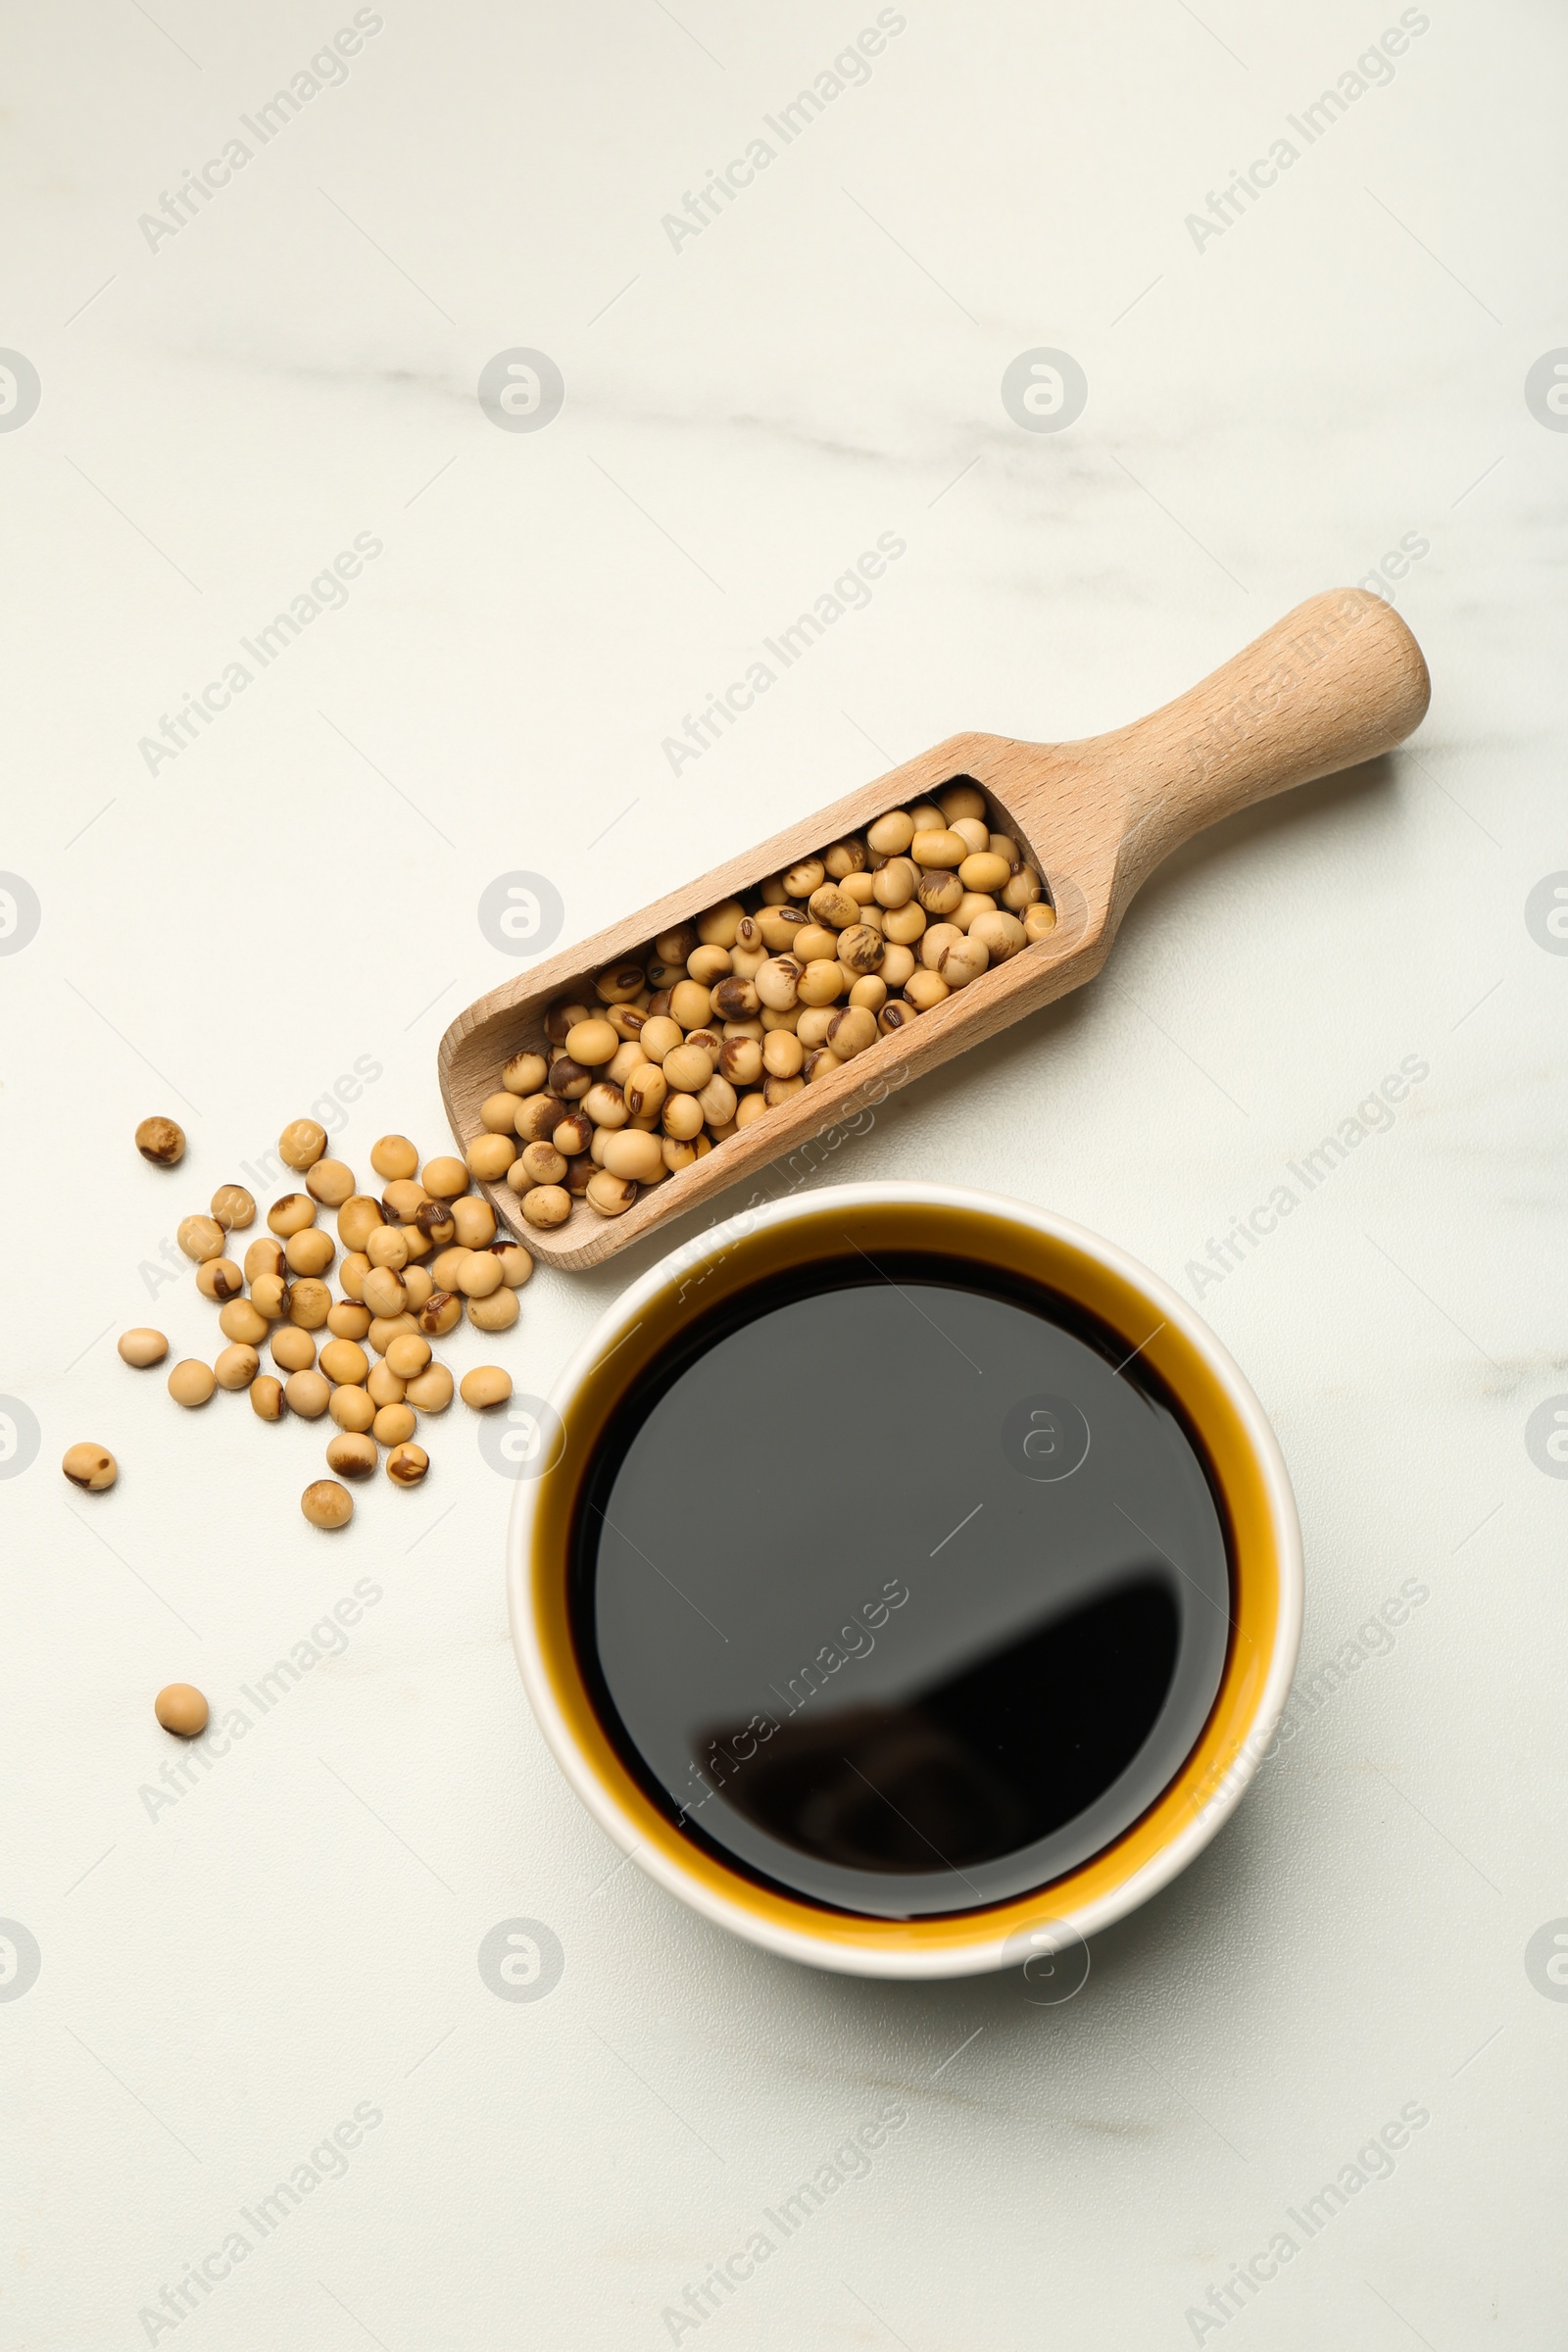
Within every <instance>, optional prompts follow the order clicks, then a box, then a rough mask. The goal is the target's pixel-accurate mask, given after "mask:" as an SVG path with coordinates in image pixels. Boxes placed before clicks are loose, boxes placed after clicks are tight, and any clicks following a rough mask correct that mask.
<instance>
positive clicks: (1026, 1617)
mask: <svg viewBox="0 0 1568 2352" xmlns="http://www.w3.org/2000/svg"><path fill="white" fill-rule="evenodd" d="M1126 1354H1127V1348H1126V1346H1125V1345H1124V1344H1123V1343H1121V1342H1120V1341H1119V1340H1117V1339H1115V1338H1114V1337H1113V1336H1112V1335H1111V1334H1110V1333H1108V1332H1102V1331H1101V1330H1100V1328H1099V1327H1098V1326H1097V1325H1094V1324H1093V1323H1091V1322H1090V1321H1088V1320H1087V1319H1086V1318H1084V1317H1083V1316H1082V1315H1081V1314H1079V1313H1077V1312H1076V1311H1074V1310H1070V1309H1068V1308H1067V1307H1066V1306H1065V1305H1064V1304H1063V1302H1061V1301H1059V1300H1056V1299H1052V1298H1051V1297H1050V1296H1049V1295H1048V1294H1046V1293H1044V1292H1041V1291H1039V1290H1037V1289H1036V1288H1034V1287H1033V1286H1032V1285H1029V1284H1026V1283H1024V1282H1023V1281H1021V1280H1018V1281H1014V1280H1013V1279H1012V1278H1010V1277H1008V1276H1007V1275H1005V1274H1004V1273H1002V1272H1000V1271H998V1272H993V1271H992V1270H991V1269H990V1268H986V1267H981V1266H978V1265H976V1264H972V1263H970V1262H968V1261H962V1260H952V1259H948V1258H938V1257H931V1256H923V1255H912V1254H905V1255H899V1256H895V1255H892V1254H889V1253H884V1254H881V1255H879V1256H878V1258H877V1259H876V1261H875V1264H874V1265H873V1263H872V1261H871V1260H870V1259H868V1258H865V1257H863V1256H860V1255H858V1254H857V1255H855V1256H853V1257H851V1258H849V1259H848V1260H847V1261H846V1260H843V1259H835V1260H832V1261H830V1262H827V1263H824V1264H816V1265H810V1266H806V1267H801V1268H799V1269H796V1270H795V1271H793V1272H792V1273H790V1274H789V1275H787V1276H781V1277H779V1278H777V1279H776V1280H774V1281H772V1282H770V1283H767V1284H763V1285H758V1286H757V1287H755V1288H754V1289H752V1290H750V1291H748V1292H747V1293H746V1294H745V1295H744V1297H743V1298H742V1299H739V1300H737V1301H734V1302H732V1303H731V1305H730V1306H729V1307H728V1308H727V1309H725V1310H722V1311H721V1312H720V1313H719V1314H718V1315H716V1316H710V1317H708V1318H706V1319H703V1320H699V1321H697V1322H694V1324H693V1325H692V1326H691V1328H690V1329H689V1330H688V1332H687V1333H686V1334H685V1335H684V1336H683V1338H682V1340H681V1341H680V1343H678V1345H677V1346H675V1347H674V1348H670V1349H668V1350H667V1351H666V1352H665V1354H664V1355H663V1356H662V1357H661V1358H659V1359H658V1360H657V1361H656V1362H655V1363H654V1365H652V1366H651V1367H650V1369H649V1370H648V1372H647V1373H646V1374H645V1375H644V1376H643V1377H642V1379H641V1380H640V1381H639V1382H638V1383H637V1384H636V1385H635V1387H634V1388H633V1389H632V1391H631V1392H630V1393H629V1395H628V1396H627V1397H625V1398H624V1399H623V1400H622V1402H621V1404H620V1406H619V1408H618V1409H617V1412H616V1415H615V1417H614V1419H613V1422H612V1424H611V1427H610V1428H609V1430H608V1431H607V1433H606V1437H605V1440H604V1442H603V1444H602V1445H601V1447H600V1450H599V1454H598V1456H597V1459H596V1461H595V1463H594V1465H593V1467H592V1470H591V1472H590V1476H589V1479H588V1481H587V1483H586V1485H585V1489H584V1494H583V1497H582V1501H581V1503H580V1504H579V1509H578V1516H577V1524H576V1529H575V1536H574V1557H573V1563H572V1600H571V1606H572V1622H573V1630H574V1636H575V1640H576V1645H577V1651H578V1656H579V1660H580V1662H581V1665H582V1669H583V1672H584V1675H585V1677H586V1680H587V1683H588V1688H589V1690H590V1692H591V1693H592V1695H593V1697H594V1702H595V1705H596V1707H597V1708H598V1711H599V1714H600V1717H601V1720H602V1721H603V1722H604V1724H605V1726H606V1729H607V1731H608V1732H609V1734H610V1736H611V1738H612V1740H613V1742H614V1744H615V1746H616V1747H617V1749H618V1751H619V1753H620V1754H621V1756H622V1758H623V1760H624V1761H625V1763H626V1764H627V1765H628V1767H629V1768H630V1770H631V1771H632V1772H633V1773H634V1775H635V1776H636V1778H637V1779H638V1780H639V1781H640V1783H641V1784H642V1786H643V1787H644V1788H645V1789H647V1791H648V1792H649V1794H650V1795H651V1796H652V1797H653V1798H654V1800H655V1802H656V1803H658V1804H660V1805H661V1807H662V1809H663V1810H664V1811H665V1813H666V1814H667V1815H668V1816H669V1817H670V1818H671V1819H673V1820H676V1821H678V1823H679V1824H680V1826H681V1828H682V1830H683V1831H684V1833H685V1834H686V1835H687V1836H689V1837H691V1838H693V1839H695V1840H696V1841H697V1842H698V1843H700V1844H705V1845H707V1846H709V1847H711V1849H712V1850H713V1851H715V1852H716V1853H718V1854H719V1855H721V1856H722V1858H723V1859H724V1860H725V1861H726V1862H727V1863H728V1864H729V1865H731V1866H732V1867H736V1868H739V1869H740V1870H742V1871H743V1872H745V1873H746V1874H747V1875H748V1876H750V1877H753V1878H755V1879H758V1880H760V1881H761V1882H763V1883H765V1884H768V1885H771V1886H775V1887H783V1888H785V1889H787V1890H788V1891H789V1892H790V1893H792V1894H795V1895H797V1896H804V1897H805V1898H806V1899H808V1900H809V1901H813V1902H816V1903H820V1904H823V1905H826V1906H829V1907H832V1908H834V1909H838V1910H845V1911H852V1912H860V1913H863V1914H869V1915H871V1916H874V1917H878V1918H894V1919H912V1918H920V1917H928V1916H931V1915H933V1914H937V1913H942V1912H957V1911H965V1910H972V1909H974V1908H976V1907H978V1906H980V1905H983V1904H991V1903H997V1902H1001V1901H1005V1900H1006V1899H1008V1898H1009V1897H1011V1896H1015V1895H1018V1894H1022V1893H1026V1892H1028V1891H1029V1890H1031V1889H1032V1888H1035V1887H1043V1886H1045V1885H1047V1884H1049V1883H1050V1882H1051V1881H1052V1880H1054V1879H1056V1878H1059V1877H1061V1876H1062V1875H1063V1874H1064V1873H1065V1872H1066V1871H1069V1870H1071V1869H1074V1868H1076V1867H1077V1866H1078V1865H1079V1864H1080V1863H1082V1862H1084V1861H1086V1860H1087V1859H1088V1858H1089V1857H1090V1856H1091V1855H1092V1854H1094V1853H1096V1852H1098V1851H1100V1850H1101V1849H1102V1848H1103V1847H1104V1846H1106V1845H1108V1844H1109V1843H1111V1842H1112V1840H1113V1839H1114V1838H1117V1837H1119V1836H1120V1835H1121V1834H1122V1832H1123V1831H1124V1830H1126V1829H1127V1828H1128V1827H1130V1825H1131V1824H1132V1823H1133V1822H1134V1821H1136V1820H1137V1818H1138V1816H1139V1815H1140V1814H1141V1813H1143V1812H1145V1811H1146V1810H1147V1809H1148V1807H1149V1806H1150V1805H1151V1804H1152V1803H1153V1802H1154V1800H1155V1798H1156V1797H1157V1796H1158V1795H1159V1794H1160V1792H1161V1790H1162V1789H1164V1788H1165V1787H1166V1786H1167V1784H1168V1783H1169V1781H1170V1780H1171V1779H1172V1777H1173V1776H1174V1774H1175V1773H1176V1772H1177V1771H1178V1769H1179V1768H1180V1766H1181V1764H1182V1762H1183V1761H1184V1759H1185V1758H1186V1756H1187V1755H1188V1754H1189V1753H1190V1751H1191V1749H1192V1747H1193V1745H1194V1743H1195V1742H1196V1740H1197V1739H1198V1736H1199V1733H1200V1732H1201V1729H1202V1726H1203V1722H1204V1720H1205V1718H1206V1716H1207V1714H1208V1711H1209V1709H1210V1707H1211V1706H1212V1704H1213V1701H1214V1697H1215V1694H1216V1692H1217V1691H1218V1689H1219V1683H1220V1678H1221V1674H1222V1672H1223V1668H1224V1663H1225V1656H1226V1648H1227V1643H1228V1640H1229V1630H1230V1614H1231V1588H1230V1571H1229V1564H1228V1558H1227V1550H1226V1541H1225V1532H1224V1527H1223V1523H1222V1519H1221V1515H1220V1511H1219V1509H1218V1507H1217V1504H1216V1501H1215V1496H1214V1493H1213V1491H1212V1488H1211V1484H1210V1480H1209V1478H1208V1476H1207V1474H1206V1472H1205V1468H1204V1465H1203V1462H1202V1459H1201V1455H1200V1453H1199V1451H1198V1449H1197V1447H1196V1446H1195V1444H1194V1442H1193V1440H1192V1439H1191V1438H1190V1437H1189V1435H1188V1434H1187V1431H1186V1429H1185V1428H1184V1426H1183V1424H1182V1422H1181V1420H1180V1419H1179V1418H1178V1416H1177V1414H1176V1412H1175V1411H1174V1409H1173V1408H1172V1405H1171V1403H1170V1401H1169V1399H1168V1398H1166V1397H1164V1395H1163V1393H1162V1392H1156V1391H1155V1389H1154V1388H1153V1386H1152V1383H1151V1381H1150V1379H1149V1377H1148V1375H1147V1374H1146V1373H1145V1372H1144V1371H1143V1369H1142V1368H1141V1366H1140V1364H1139V1362H1138V1361H1137V1359H1136V1358H1135V1359H1134V1360H1133V1361H1132V1362H1130V1363H1126V1364H1125V1365H1123V1358H1124V1357H1125V1356H1126ZM1118 1365H1122V1368H1121V1369H1120V1370H1118V1369H1117V1367H1118Z"/></svg>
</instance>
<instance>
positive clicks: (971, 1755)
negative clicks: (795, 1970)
mask: <svg viewBox="0 0 1568 2352" xmlns="http://www.w3.org/2000/svg"><path fill="white" fill-rule="evenodd" d="M1177 1637H1178V1621H1177V1612H1176V1608H1175V1605H1174V1603H1173V1601H1172V1599H1171V1595H1170V1592H1169V1589H1168V1586H1167V1584H1166V1582H1165V1580H1164V1579H1163V1578H1162V1577H1160V1576H1157V1575H1155V1574H1153V1573H1151V1574H1149V1575H1146V1576H1143V1577H1139V1578H1137V1579H1135V1580H1133V1581H1130V1582H1129V1583H1127V1584H1126V1585H1124V1586H1123V1587H1121V1588H1120V1589H1119V1590H1118V1591H1116V1592H1114V1593H1106V1594H1103V1595H1102V1596H1100V1597H1098V1598H1096V1599H1094V1600H1092V1601H1090V1602H1088V1603H1087V1604H1086V1605H1084V1606H1083V1607H1081V1608H1077V1609H1073V1610H1070V1611H1068V1612H1067V1613H1066V1614H1065V1615H1063V1616H1060V1617H1057V1618H1055V1619H1054V1620H1052V1621H1050V1622H1048V1623H1046V1624H1044V1625H1041V1626H1039V1627H1037V1628H1035V1629H1034V1630H1032V1631H1027V1632H1025V1633H1024V1634H1023V1635H1022V1637H1021V1638H1020V1639H1018V1640H1015V1641H1012V1642H1008V1643H1006V1644H1005V1646H1002V1647H1000V1648H998V1649H997V1650H995V1651H993V1652H992V1653H991V1655H990V1656H988V1657H986V1658H983V1659H981V1660H980V1662H979V1663H978V1664H977V1665H974V1666H971V1667H969V1668H968V1669H967V1670H966V1671H965V1672H963V1673H960V1674H957V1675H954V1676H952V1677H950V1678H948V1679H946V1680H943V1681H938V1682H935V1683H933V1684H931V1685H930V1686H929V1687H928V1688H927V1689H926V1690H924V1691H920V1692H919V1693H918V1694H916V1695H915V1696H914V1697H912V1698H911V1699H909V1700H908V1701H907V1702H906V1703H905V1704H902V1705H892V1706H889V1705H882V1706H875V1705H869V1706H868V1705H858V1706H849V1707H838V1708H835V1709H834V1710H833V1711H832V1712H831V1713H824V1714H822V1715H820V1716H817V1717H815V1718H814V1719H810V1720H808V1721H805V1722H799V1723H797V1722H795V1721H793V1720H788V1719H787V1720H785V1721H784V1722H782V1723H776V1724H774V1725H773V1728H772V1730H771V1731H766V1732H764V1731H760V1730H759V1728H758V1726H759V1718H758V1717H757V1716H755V1715H754V1716H753V1717H752V1718H751V1719H750V1721H749V1723H748V1724H746V1725H744V1726H737V1725H729V1726H727V1727H725V1726H720V1727H717V1728H716V1729H710V1730H709V1731H707V1732H706V1733H705V1734H704V1735H703V1736H702V1738H701V1740H700V1741H699V1749H700V1752H701V1753H702V1754H704V1755H705V1756H707V1757H709V1758H710V1759H711V1757H712V1754H713V1751H714V1749H715V1747H716V1748H717V1750H718V1751H719V1752H720V1753H721V1754H723V1755H725V1756H726V1757H728V1758H729V1759H731V1765H730V1769H729V1770H728V1771H727V1772H725V1773H724V1774H723V1777H722V1782H721V1794H722V1796H723V1798H724V1800H725V1801H726V1802H727V1803H729V1804H732V1805H734V1806H735V1807H736V1809H737V1810H738V1811H739V1812H741V1813H743V1814H744V1815H746V1817H747V1818H748V1819H749V1820H751V1821H754V1822H756V1823H757V1825H758V1826H759V1827H760V1829H764V1830H768V1831H770V1832H771V1833H772V1835H773V1836H774V1837H775V1838H782V1839H784V1841H785V1842H786V1844H789V1845H792V1846H794V1847H796V1848H798V1849H799V1850H800V1851H801V1852H803V1853H809V1854H815V1855H817V1856H819V1857H820V1858H821V1859H822V1860H823V1861H827V1862H833V1863H837V1864H839V1865H840V1866H841V1867H842V1868H844V1869H847V1870H872V1871H897V1872H901V1873H902V1872H909V1871H914V1872H928V1871H940V1870H962V1869H963V1867H964V1866H965V1865H966V1864H974V1863H980V1862H987V1861H991V1860H994V1859H995V1858H996V1857H997V1856H999V1855H1002V1854H1006V1853H1011V1852H1012V1851H1014V1850H1015V1849H1016V1848H1017V1847H1019V1846H1021V1845H1027V1844H1030V1843H1032V1842H1033V1841H1034V1840H1035V1839H1036V1838H1046V1837H1049V1836H1050V1835H1051V1833H1052V1831H1053V1830H1057V1829H1060V1828H1061V1826H1062V1825H1063V1823H1065V1822H1068V1821H1071V1820H1073V1819H1074V1818H1075V1817H1076V1815H1078V1814H1079V1813H1081V1812H1082V1811H1084V1810H1085V1808H1086V1807H1087V1806H1088V1805H1089V1803H1090V1802H1091V1801H1092V1800H1093V1798H1095V1797H1096V1796H1098V1795H1099V1794H1100V1793H1101V1792H1102V1791H1103V1789H1107V1788H1109V1787H1110V1785H1111V1784H1112V1783H1113V1782H1114V1781H1115V1780H1117V1779H1118V1778H1119V1777H1120V1775H1121V1774H1122V1772H1124V1771H1125V1769H1126V1768H1127V1766H1128V1765H1129V1764H1130V1763H1131V1762H1132V1760H1133V1758H1134V1756H1135V1755H1136V1754H1137V1753H1138V1751H1139V1749H1140V1748H1141V1747H1142V1746H1143V1744H1144V1742H1145V1740H1147V1739H1148V1738H1149V1735H1150V1733H1151V1732H1152V1730H1153V1728H1154V1725H1155V1724H1156V1722H1157V1721H1158V1719H1159V1712H1160V1709H1161V1707H1162V1706H1163V1705H1164V1702H1165V1697H1166V1693H1167V1692H1168V1691H1169V1689H1170V1685H1171V1678H1172V1675H1173V1674H1174V1671H1175V1664H1176V1647H1177ZM765 1720H770V1719H764V1721H765ZM737 1751H740V1752H739V1753H737ZM710 1771H711V1765H710Z"/></svg>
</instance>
